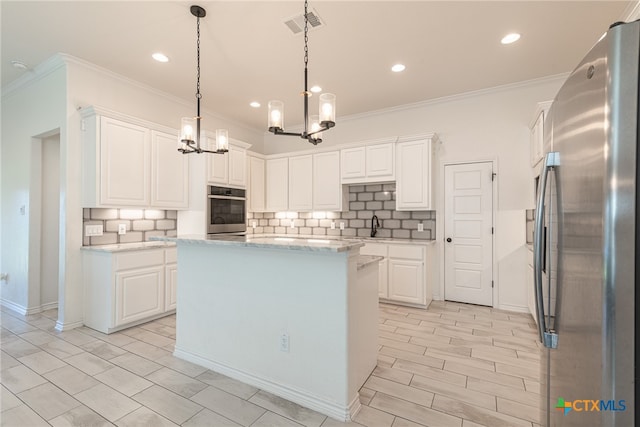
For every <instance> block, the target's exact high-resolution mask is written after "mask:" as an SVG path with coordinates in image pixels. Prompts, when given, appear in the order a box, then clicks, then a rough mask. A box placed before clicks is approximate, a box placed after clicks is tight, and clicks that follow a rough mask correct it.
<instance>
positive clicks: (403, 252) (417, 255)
mask: <svg viewBox="0 0 640 427" xmlns="http://www.w3.org/2000/svg"><path fill="white" fill-rule="evenodd" d="M389 257H390V258H403V259H414V260H417V261H422V260H424V248H423V247H422V246H408V245H407V246H404V245H403V246H400V245H389Z"/></svg>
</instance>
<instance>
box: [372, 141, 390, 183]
mask: <svg viewBox="0 0 640 427" xmlns="http://www.w3.org/2000/svg"><path fill="white" fill-rule="evenodd" d="M393 148H394V147H393V143H388V144H376V145H368V146H367V155H366V159H367V161H366V164H367V168H366V171H367V178H383V177H384V178H385V179H386V178H388V179H390V180H393V179H394V177H395V175H394V173H393V172H394V163H395V159H394V149H393Z"/></svg>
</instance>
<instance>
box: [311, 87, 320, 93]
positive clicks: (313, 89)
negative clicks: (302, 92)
mask: <svg viewBox="0 0 640 427" xmlns="http://www.w3.org/2000/svg"><path fill="white" fill-rule="evenodd" d="M311 92H313V93H318V92H322V88H321V87H320V86H313V87H312V88H311Z"/></svg>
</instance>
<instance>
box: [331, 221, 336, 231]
mask: <svg viewBox="0 0 640 427" xmlns="http://www.w3.org/2000/svg"><path fill="white" fill-rule="evenodd" d="M331 229H332V230H335V229H336V222H335V221H331Z"/></svg>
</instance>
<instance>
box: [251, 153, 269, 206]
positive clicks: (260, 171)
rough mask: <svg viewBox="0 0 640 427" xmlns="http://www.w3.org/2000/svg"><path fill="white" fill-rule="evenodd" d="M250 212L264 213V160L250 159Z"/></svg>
mask: <svg viewBox="0 0 640 427" xmlns="http://www.w3.org/2000/svg"><path fill="white" fill-rule="evenodd" d="M248 191H249V208H248V209H249V212H264V207H265V206H264V202H265V200H264V160H263V159H259V158H257V157H251V156H250V157H249V188H248Z"/></svg>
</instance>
